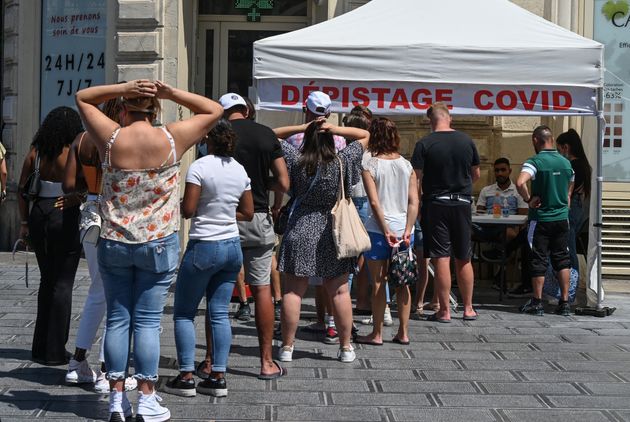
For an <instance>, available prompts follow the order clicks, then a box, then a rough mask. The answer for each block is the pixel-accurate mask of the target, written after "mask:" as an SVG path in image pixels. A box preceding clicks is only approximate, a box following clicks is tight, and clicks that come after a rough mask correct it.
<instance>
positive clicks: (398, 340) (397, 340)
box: [392, 337, 409, 346]
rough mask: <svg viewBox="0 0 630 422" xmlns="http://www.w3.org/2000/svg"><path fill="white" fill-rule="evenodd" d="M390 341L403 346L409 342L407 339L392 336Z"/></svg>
mask: <svg viewBox="0 0 630 422" xmlns="http://www.w3.org/2000/svg"><path fill="white" fill-rule="evenodd" d="M392 343H397V344H402V345H403V346H406V345H408V344H409V340H407V341H402V340H400V339H399V338H398V337H394V338H393V339H392Z"/></svg>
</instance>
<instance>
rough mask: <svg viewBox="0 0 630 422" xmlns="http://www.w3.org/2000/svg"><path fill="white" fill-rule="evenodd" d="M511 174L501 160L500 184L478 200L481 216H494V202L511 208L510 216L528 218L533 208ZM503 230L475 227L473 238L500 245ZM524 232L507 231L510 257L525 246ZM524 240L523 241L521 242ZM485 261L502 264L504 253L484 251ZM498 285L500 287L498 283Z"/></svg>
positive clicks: (486, 189) (483, 191)
mask: <svg viewBox="0 0 630 422" xmlns="http://www.w3.org/2000/svg"><path fill="white" fill-rule="evenodd" d="M511 174H512V168H511V167H510V161H509V160H508V159H507V158H498V159H497V160H496V161H495V162H494V177H495V179H496V183H494V184H492V185H489V186H486V187H484V188H483V189H481V192H480V193H479V199H478V200H477V212H478V213H488V214H491V213H492V207H493V205H494V202H495V201H496V200H499V201H500V202H499V204H500V205H501V207H502V208H503V207H507V212H508V213H509V214H510V215H515V214H521V215H527V212H528V209H529V207H528V206H527V203H525V201H523V198H522V197H521V195H520V194H519V193H518V192H517V190H516V185H515V184H514V183H512V180H510V175H511ZM502 211H503V210H502ZM503 230H504V228H503V227H501V226H497V225H484V224H473V235H474V236H475V237H476V238H477V239H479V240H482V241H486V242H496V243H499V242H500V241H501V236H502V234H503ZM521 231H523V227H521V226H510V227H508V228H507V230H506V236H507V239H506V244H507V250H506V254H507V255H510V254H511V253H512V252H513V251H515V250H516V249H517V248H518V247H519V246H523V245H524V242H525V237H524V236H519V233H520V232H521ZM523 233H524V232H523ZM521 238H522V239H523V240H522V241H519V239H521ZM482 257H483V258H484V259H485V260H487V261H489V262H499V261H500V260H501V250H500V249H492V250H490V251H484V252H482ZM524 267H526V265H524ZM495 284H496V285H498V283H496V280H495Z"/></svg>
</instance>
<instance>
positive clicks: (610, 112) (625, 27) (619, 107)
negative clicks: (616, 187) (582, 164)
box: [587, 0, 630, 181]
mask: <svg viewBox="0 0 630 422" xmlns="http://www.w3.org/2000/svg"><path fill="white" fill-rule="evenodd" d="M594 6H595V10H594V11H593V18H594V36H593V38H594V39H595V40H597V41H599V42H601V43H602V44H604V45H605V46H606V48H605V49H604V63H605V65H606V73H605V75H604V118H605V119H606V129H605V133H604V143H603V145H602V147H603V157H602V158H603V171H604V178H605V179H606V180H610V181H628V180H630V100H629V99H630V89H629V88H628V86H629V85H628V84H629V83H630V55H629V54H628V53H629V52H630V31H629V30H630V1H629V0H595V1H594ZM587 142H588V140H587ZM592 164H593V163H591V165H592Z"/></svg>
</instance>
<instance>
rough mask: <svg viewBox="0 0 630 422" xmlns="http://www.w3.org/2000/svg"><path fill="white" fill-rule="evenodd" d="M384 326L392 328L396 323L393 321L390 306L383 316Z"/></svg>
mask: <svg viewBox="0 0 630 422" xmlns="http://www.w3.org/2000/svg"><path fill="white" fill-rule="evenodd" d="M383 325H384V326H386V327H391V326H392V325H394V321H393V320H392V312H391V311H390V310H389V306H388V307H386V308H385V314H383Z"/></svg>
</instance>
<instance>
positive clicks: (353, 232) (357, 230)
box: [330, 157, 372, 259]
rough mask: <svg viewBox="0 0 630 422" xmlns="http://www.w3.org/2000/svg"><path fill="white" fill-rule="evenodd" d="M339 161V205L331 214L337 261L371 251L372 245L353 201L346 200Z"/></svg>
mask: <svg viewBox="0 0 630 422" xmlns="http://www.w3.org/2000/svg"><path fill="white" fill-rule="evenodd" d="M337 160H338V161H339V191H338V192H337V203H336V204H335V206H334V207H333V209H332V211H331V212H330V213H331V214H332V223H333V224H332V226H333V227H332V228H333V239H334V241H335V248H336V251H337V259H343V258H353V257H357V256H359V255H360V254H361V253H363V252H365V251H367V250H369V249H370V248H371V247H372V245H371V243H370V236H369V235H368V233H367V230H365V227H364V226H363V223H362V222H361V218H360V217H359V213H358V212H357V209H356V207H355V206H354V204H353V203H352V199H350V198H346V190H345V187H344V180H343V163H342V161H341V159H340V158H339V157H337Z"/></svg>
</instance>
